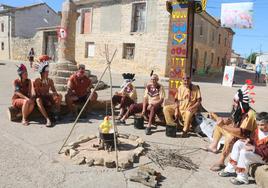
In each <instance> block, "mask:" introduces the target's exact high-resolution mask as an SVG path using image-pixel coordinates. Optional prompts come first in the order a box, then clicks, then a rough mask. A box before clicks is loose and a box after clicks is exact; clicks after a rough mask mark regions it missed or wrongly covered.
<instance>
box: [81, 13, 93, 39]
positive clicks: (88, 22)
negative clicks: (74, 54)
mask: <svg viewBox="0 0 268 188" xmlns="http://www.w3.org/2000/svg"><path fill="white" fill-rule="evenodd" d="M91 29H92V9H86V10H82V16H81V34H88V33H91Z"/></svg>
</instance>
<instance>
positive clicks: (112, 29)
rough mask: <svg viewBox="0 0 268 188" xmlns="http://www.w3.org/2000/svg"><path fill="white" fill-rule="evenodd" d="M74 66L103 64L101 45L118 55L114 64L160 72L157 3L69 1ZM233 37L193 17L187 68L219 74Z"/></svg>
mask: <svg viewBox="0 0 268 188" xmlns="http://www.w3.org/2000/svg"><path fill="white" fill-rule="evenodd" d="M74 2H75V3H76V5H77V8H78V12H79V13H80V17H79V18H78V20H77V24H76V28H77V30H76V60H77V62H83V63H88V64H90V63H96V62H99V61H101V60H102V59H103V56H102V55H101V52H102V51H103V45H104V43H110V44H113V46H114V48H117V49H118V51H119V53H118V55H117V56H116V58H115V62H119V63H121V64H122V66H128V65H130V64H137V65H142V66H144V68H145V69H148V70H150V69H154V70H158V71H161V72H162V73H163V72H165V68H166V54H167V41H168V32H169V13H168V12H167V11H166V1H163V0H125V1H120V0H116V1H115V0H75V1H74ZM233 35H234V32H233V31H232V30H231V29H229V28H222V27H221V26H220V21H219V20H217V19H215V18H214V17H212V16H211V15H209V14H208V13H207V12H203V13H201V14H196V15H195V32H194V51H193V53H194V58H193V61H194V62H193V67H194V68H195V69H196V72H198V73H199V74H202V73H208V72H219V71H222V69H223V67H224V65H225V64H227V63H228V62H229V61H230V57H231V49H232V41H233Z"/></svg>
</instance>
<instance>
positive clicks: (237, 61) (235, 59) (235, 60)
mask: <svg viewBox="0 0 268 188" xmlns="http://www.w3.org/2000/svg"><path fill="white" fill-rule="evenodd" d="M244 62H245V58H243V57H241V55H240V54H238V53H236V52H235V51H234V50H233V51H232V55H231V60H230V64H232V65H236V66H241V65H242V64H243V63H244Z"/></svg>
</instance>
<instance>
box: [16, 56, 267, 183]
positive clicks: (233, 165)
mask: <svg viewBox="0 0 268 188" xmlns="http://www.w3.org/2000/svg"><path fill="white" fill-rule="evenodd" d="M38 72H39V73H40V78H37V79H35V80H34V81H33V82H32V81H31V80H30V79H28V74H27V69H26V67H25V66H24V65H23V64H21V65H20V66H19V68H18V75H19V79H16V80H15V81H14V87H15V93H14V96H13V98H12V105H13V106H14V107H17V108H20V109H22V123H23V125H28V124H29V122H28V116H29V114H30V113H31V112H32V111H33V109H34V106H35V104H36V105H37V107H38V109H39V110H40V112H41V113H42V115H43V116H44V117H45V118H46V126H48V127H49V126H51V119H50V116H49V115H48V113H47V110H51V111H53V113H54V114H55V115H58V113H59V111H60V107H61V100H62V95H61V94H59V93H57V91H56V89H55V86H54V82H53V80H52V79H50V78H48V73H49V64H48V62H47V61H40V63H39V65H38ZM134 76H135V75H134V74H123V77H124V80H125V82H124V84H123V85H122V86H121V88H122V89H121V91H119V92H116V93H115V95H114V96H113V98H112V105H113V106H117V105H119V109H120V112H119V115H118V118H117V120H118V121H119V122H120V123H122V124H125V123H126V119H127V118H129V117H130V116H132V115H135V114H140V115H141V116H143V117H144V119H145V120H147V121H148V124H147V127H146V129H145V133H146V135H150V134H151V133H152V131H151V127H152V125H154V124H155V117H156V115H157V116H158V117H159V119H160V121H163V122H165V123H166V124H167V125H171V126H177V125H178V124H179V122H182V124H183V129H182V137H186V136H187V134H188V132H189V131H190V129H191V122H192V119H193V117H194V114H195V113H196V112H197V111H198V109H199V107H200V105H201V100H202V99H201V92H200V88H199V87H198V86H197V85H194V84H192V82H191V79H190V77H189V76H184V77H183V79H182V85H180V86H179V88H178V90H177V93H176V95H175V99H174V101H173V104H171V105H166V106H164V100H165V97H166V95H165V89H164V87H163V86H162V85H161V84H160V83H159V77H158V75H156V74H152V75H151V78H150V81H149V83H148V84H147V85H146V87H145V92H144V96H143V101H142V102H141V103H137V91H136V88H135V86H134V84H133V81H134V80H135V79H134ZM67 88H68V90H67V94H66V95H65V100H66V103H67V106H68V108H69V110H70V111H71V113H73V114H74V115H77V112H78V110H77V106H76V104H77V102H80V103H85V102H86V100H87V99H88V97H89V96H91V98H90V100H92V101H93V100H97V94H96V93H92V94H91V88H92V82H91V80H90V79H89V78H88V76H86V74H85V66H84V65H81V64H80V65H79V66H78V71H77V72H76V73H74V74H73V75H71V76H70V79H69V81H68V84H67ZM251 89H252V85H251V83H247V84H246V85H244V86H243V87H242V88H241V89H239V90H238V92H237V93H236V94H235V96H234V99H233V110H232V113H231V116H230V118H221V117H218V116H217V115H215V114H212V115H211V118H212V119H214V120H215V121H216V122H217V125H216V126H215V129H214V133H213V140H212V142H211V144H210V145H209V146H208V147H207V148H204V149H205V150H206V151H208V152H212V153H218V152H219V151H218V144H219V141H220V140H221V139H222V138H223V137H224V148H223V151H222V153H221V156H220V158H219V161H218V162H217V163H215V164H214V165H213V166H212V167H211V170H213V171H220V172H219V176H222V177H230V176H236V178H234V179H232V180H231V182H232V183H233V184H236V185H239V184H247V183H248V175H247V172H248V169H249V165H250V164H252V163H263V164H264V163H267V162H268V113H267V112H261V113H258V114H257V115H256V112H255V111H254V110H253V109H252V108H251V107H250V103H251V99H250V93H251ZM50 90H51V91H52V93H50ZM51 106H54V107H55V108H51ZM230 153H231V157H230V161H229V162H228V164H227V166H225V165H224V162H225V159H226V158H227V157H228V156H229V154H230Z"/></svg>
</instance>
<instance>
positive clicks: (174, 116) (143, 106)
mask: <svg viewBox="0 0 268 188" xmlns="http://www.w3.org/2000/svg"><path fill="white" fill-rule="evenodd" d="M123 77H124V79H125V84H124V85H123V87H122V90H121V91H120V92H117V93H115V95H114V96H113V98H112V101H113V105H114V106H116V105H118V104H119V108H120V114H119V116H118V118H117V119H118V121H119V122H120V123H122V124H125V123H126V119H127V118H128V117H129V116H132V115H135V114H140V115H141V116H143V117H144V118H145V119H146V120H148V124H147V127H146V129H145V133H146V135H150V134H151V133H152V132H151V127H152V125H153V124H155V116H156V115H157V116H158V118H159V119H160V121H162V122H166V124H167V125H170V126H176V125H177V124H178V122H179V120H181V121H182V122H183V127H184V128H183V134H182V136H183V137H186V136H187V133H188V132H189V130H190V128H191V127H190V125H191V121H192V117H193V115H194V114H195V113H196V112H197V110H198V108H199V106H200V104H201V93H200V89H199V87H198V86H197V85H194V84H192V82H191V79H190V77H188V76H185V77H184V78H183V84H182V85H181V86H180V87H179V88H178V91H177V93H176V95H175V101H174V104H171V105H166V106H164V102H165V97H166V95H165V89H164V87H163V86H162V85H161V84H160V83H159V82H158V81H159V77H158V75H156V74H152V76H151V79H150V82H149V83H148V84H147V86H146V87H145V92H144V97H143V102H141V103H137V93H136V89H135V86H134V85H133V83H132V82H133V80H134V79H133V78H134V75H133V74H125V75H123Z"/></svg>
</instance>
